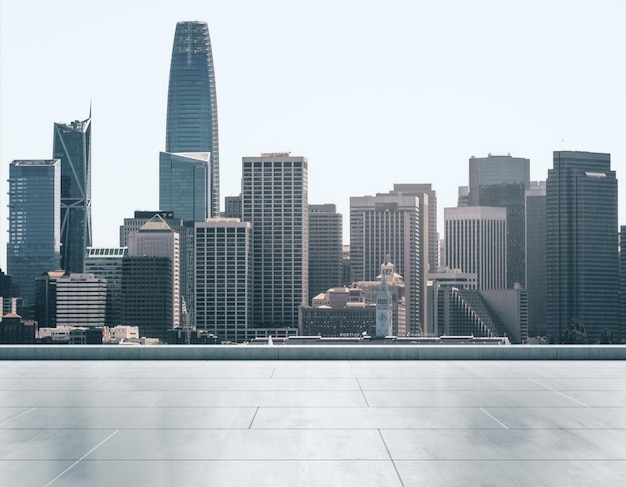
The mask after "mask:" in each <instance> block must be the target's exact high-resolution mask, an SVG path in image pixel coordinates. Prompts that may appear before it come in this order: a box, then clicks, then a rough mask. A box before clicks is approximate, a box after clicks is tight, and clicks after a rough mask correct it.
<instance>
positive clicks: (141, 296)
mask: <svg viewBox="0 0 626 487" xmlns="http://www.w3.org/2000/svg"><path fill="white" fill-rule="evenodd" d="M173 281H174V276H173V275H172V259H170V258H169V257H149V256H136V257H129V256H127V257H124V260H123V261H122V322H123V323H124V325H130V326H137V327H139V334H140V336H142V337H147V338H158V339H160V340H162V341H166V337H167V330H169V329H171V328H172V326H173V324H174V309H173V299H172V294H173Z"/></svg>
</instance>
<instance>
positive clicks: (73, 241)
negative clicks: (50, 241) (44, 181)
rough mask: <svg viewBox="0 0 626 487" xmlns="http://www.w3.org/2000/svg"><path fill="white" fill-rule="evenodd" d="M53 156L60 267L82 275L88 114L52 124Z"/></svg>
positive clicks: (86, 238)
mask: <svg viewBox="0 0 626 487" xmlns="http://www.w3.org/2000/svg"><path fill="white" fill-rule="evenodd" d="M53 157H54V159H59V160H60V161H61V268H62V269H63V270H65V271H66V272H68V273H69V272H75V273H79V274H82V273H83V272H85V252H86V249H87V247H91V114H90V116H89V118H88V119H87V120H83V121H82V122H81V121H78V120H75V121H74V122H71V123H69V124H64V123H55V124H54V145H53Z"/></svg>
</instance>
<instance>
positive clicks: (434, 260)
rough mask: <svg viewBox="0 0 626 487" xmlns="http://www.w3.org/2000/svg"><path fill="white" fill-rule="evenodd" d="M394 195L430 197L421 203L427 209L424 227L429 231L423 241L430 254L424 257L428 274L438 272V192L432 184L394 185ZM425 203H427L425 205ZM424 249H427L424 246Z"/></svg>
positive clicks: (424, 233) (424, 234) (425, 233)
mask: <svg viewBox="0 0 626 487" xmlns="http://www.w3.org/2000/svg"><path fill="white" fill-rule="evenodd" d="M393 193H395V194H405V195H414V196H418V197H421V196H422V195H423V194H426V195H427V196H428V198H427V199H425V198H421V199H420V203H422V206H423V207H424V208H426V211H423V212H422V213H427V215H424V214H423V215H422V218H424V217H427V218H428V223H427V225H422V227H424V228H425V229H426V230H427V231H426V232H423V235H422V241H424V240H426V241H427V242H426V243H427V245H428V254H427V255H425V256H424V257H427V258H428V272H437V268H438V267H439V232H438V231H437V192H436V191H435V190H434V189H433V186H432V184H430V183H429V184H394V185H393ZM424 203H427V205H425V204H424ZM423 248H426V246H424V247H423Z"/></svg>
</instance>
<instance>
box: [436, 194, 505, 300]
mask: <svg viewBox="0 0 626 487" xmlns="http://www.w3.org/2000/svg"><path fill="white" fill-rule="evenodd" d="M444 224H445V240H446V260H445V261H446V265H447V266H448V267H449V268H452V269H460V270H461V271H462V272H465V273H474V274H476V277H477V279H478V289H506V285H507V282H506V277H507V264H506V262H507V254H506V251H507V246H506V239H507V233H506V228H507V222H506V208H495V207H485V206H467V207H461V208H445V209H444Z"/></svg>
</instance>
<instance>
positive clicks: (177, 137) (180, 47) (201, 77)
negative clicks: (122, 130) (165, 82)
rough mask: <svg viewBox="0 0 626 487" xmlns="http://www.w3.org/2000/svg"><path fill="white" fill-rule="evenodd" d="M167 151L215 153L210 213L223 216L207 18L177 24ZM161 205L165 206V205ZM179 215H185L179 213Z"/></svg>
mask: <svg viewBox="0 0 626 487" xmlns="http://www.w3.org/2000/svg"><path fill="white" fill-rule="evenodd" d="M165 151H166V152H170V153H179V152H183V153H188V152H208V153H210V154H211V157H210V169H209V171H208V176H209V185H208V187H209V190H208V193H209V195H210V196H209V198H210V199H209V212H208V215H207V216H214V217H217V216H219V209H220V189H219V188H220V180H219V174H220V173H219V164H220V162H219V141H218V130H217V96H216V90H215V71H214V67H213V54H212V52H211V39H210V37H209V28H208V26H207V24H206V23H205V22H178V23H177V24H176V32H175V33H174V44H173V47H172V62H171V64H170V79H169V90H168V95H167V127H166V140H165ZM161 208H165V207H164V206H161ZM166 209H173V208H166ZM175 216H176V217H177V218H183V219H184V218H185V217H184V216H182V215H178V214H175ZM203 220H204V219H203ZM203 220H196V221H203Z"/></svg>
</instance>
